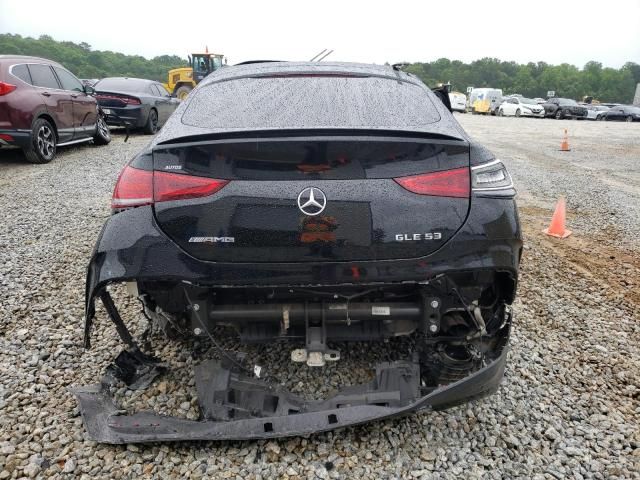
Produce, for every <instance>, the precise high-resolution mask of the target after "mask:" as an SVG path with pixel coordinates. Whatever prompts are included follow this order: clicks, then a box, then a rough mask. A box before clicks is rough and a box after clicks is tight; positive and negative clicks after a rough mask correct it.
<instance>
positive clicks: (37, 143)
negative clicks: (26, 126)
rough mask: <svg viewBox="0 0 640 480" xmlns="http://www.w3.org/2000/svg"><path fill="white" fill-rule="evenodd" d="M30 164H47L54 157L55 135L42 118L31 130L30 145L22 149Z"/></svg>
mask: <svg viewBox="0 0 640 480" xmlns="http://www.w3.org/2000/svg"><path fill="white" fill-rule="evenodd" d="M23 152H24V156H25V158H26V159H27V161H28V162H30V163H49V162H50V161H51V160H53V159H54V157H55V156H56V133H55V131H54V130H53V126H52V125H51V123H49V122H48V121H47V120H45V119H44V118H38V119H37V120H36V121H35V122H34V124H33V129H32V130H31V144H30V145H29V146H28V147H25V148H24V149H23Z"/></svg>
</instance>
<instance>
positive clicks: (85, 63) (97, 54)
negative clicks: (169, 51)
mask: <svg viewBox="0 0 640 480" xmlns="http://www.w3.org/2000/svg"><path fill="white" fill-rule="evenodd" d="M0 54H16V55H33V56H36V57H43V58H47V59H49V60H54V61H56V62H59V63H61V64H62V65H64V66H65V67H66V68H67V69H69V70H70V71H71V72H73V73H74V74H75V75H76V76H78V77H79V78H104V77H137V78H148V79H150V80H158V81H162V82H166V81H167V72H168V71H169V70H170V69H172V68H176V67H184V66H187V65H188V62H187V61H186V60H185V59H182V58H180V57H177V56H175V55H162V56H159V57H155V58H153V59H151V60H147V59H146V58H144V57H141V56H139V55H123V54H122V53H115V52H110V51H99V50H91V45H89V44H88V43H85V42H81V43H73V42H58V41H56V40H54V39H53V38H51V37H50V36H49V35H41V36H40V38H37V39H35V38H31V37H22V36H20V35H12V34H0Z"/></svg>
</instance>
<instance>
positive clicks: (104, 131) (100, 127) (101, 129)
mask: <svg viewBox="0 0 640 480" xmlns="http://www.w3.org/2000/svg"><path fill="white" fill-rule="evenodd" d="M110 141H111V132H109V126H108V125H107V122H105V121H104V117H103V116H102V115H98V119H97V121H96V134H95V135H94V136H93V143H95V144H96V145H107V144H108V143H109V142H110Z"/></svg>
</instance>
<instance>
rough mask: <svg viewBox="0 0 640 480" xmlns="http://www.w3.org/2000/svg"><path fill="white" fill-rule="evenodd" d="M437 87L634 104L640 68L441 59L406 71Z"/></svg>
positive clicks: (490, 59) (596, 64) (628, 63)
mask: <svg viewBox="0 0 640 480" xmlns="http://www.w3.org/2000/svg"><path fill="white" fill-rule="evenodd" d="M405 70H406V71H408V72H411V73H413V74H415V75H417V76H418V77H420V79H421V80H422V81H423V82H425V83H426V84H427V85H431V86H435V85H436V84H438V83H446V82H451V85H452V86H453V89H455V90H458V91H461V92H466V89H467V87H471V86H473V87H494V88H502V91H503V92H504V94H505V95H507V94H511V93H519V94H522V95H524V96H526V97H546V94H547V91H549V90H555V92H556V95H558V96H561V97H567V98H574V99H576V100H581V99H582V97H583V96H585V95H591V96H593V98H595V99H598V100H600V101H601V102H619V103H631V101H632V100H633V94H634V92H635V88H636V84H637V83H638V82H640V65H638V64H637V63H633V62H627V63H626V64H625V65H624V66H623V67H622V68H619V69H615V68H603V66H602V64H601V63H599V62H588V63H587V64H586V65H585V66H584V68H583V69H582V70H580V69H579V68H578V67H576V66H574V65H569V64H568V63H563V64H561V65H549V64H547V63H545V62H538V63H533V62H530V63H527V64H526V65H523V64H517V63H515V62H503V61H500V60H498V59H497V58H482V59H480V60H476V61H474V62H471V63H463V62H461V61H459V60H453V61H451V60H449V59H447V58H441V59H439V60H436V61H434V62H430V63H413V64H411V65H409V66H408V67H407V68H405Z"/></svg>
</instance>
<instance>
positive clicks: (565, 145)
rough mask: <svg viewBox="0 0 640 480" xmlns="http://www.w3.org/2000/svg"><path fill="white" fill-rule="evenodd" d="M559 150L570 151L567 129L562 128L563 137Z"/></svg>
mask: <svg viewBox="0 0 640 480" xmlns="http://www.w3.org/2000/svg"><path fill="white" fill-rule="evenodd" d="M560 151H561V152H570V151H571V149H570V148H569V135H568V134H567V129H566V128H565V129H564V138H563V139H562V143H560Z"/></svg>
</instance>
